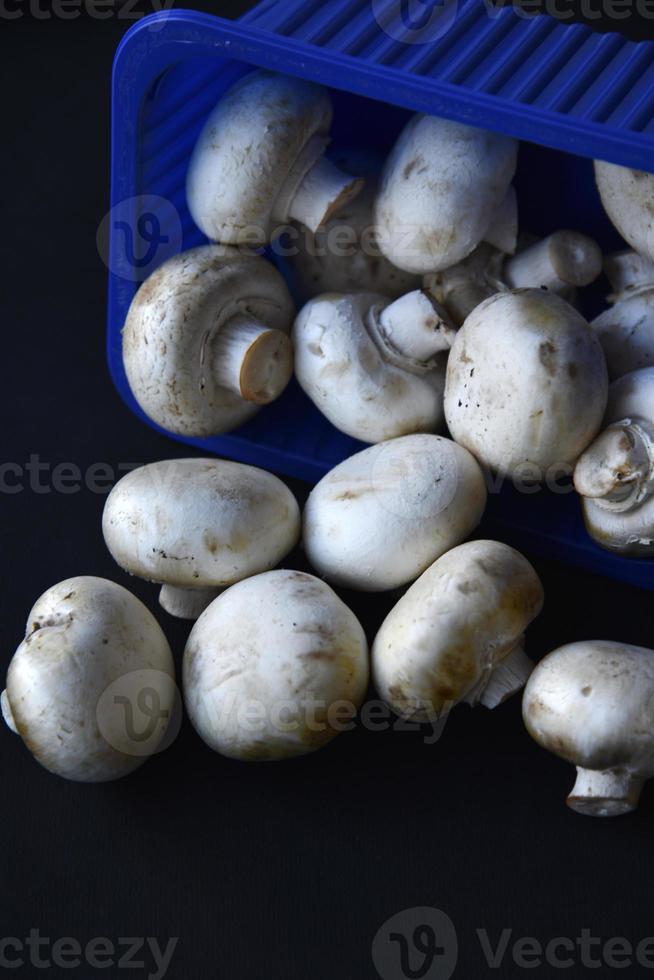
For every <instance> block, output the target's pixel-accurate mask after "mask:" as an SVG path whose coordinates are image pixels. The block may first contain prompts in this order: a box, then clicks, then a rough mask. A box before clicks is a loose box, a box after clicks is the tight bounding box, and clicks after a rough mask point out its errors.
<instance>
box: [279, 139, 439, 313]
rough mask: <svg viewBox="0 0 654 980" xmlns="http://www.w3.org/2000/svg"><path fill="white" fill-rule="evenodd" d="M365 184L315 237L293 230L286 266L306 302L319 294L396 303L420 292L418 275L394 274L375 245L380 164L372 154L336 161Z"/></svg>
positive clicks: (348, 154)
mask: <svg viewBox="0 0 654 980" xmlns="http://www.w3.org/2000/svg"><path fill="white" fill-rule="evenodd" d="M334 159H335V160H336V162H337V163H338V165H339V166H340V167H342V168H344V169H346V170H347V172H348V173H353V174H356V175H357V176H358V177H364V178H365V180H366V185H365V187H364V189H363V191H362V192H361V194H359V195H358V196H357V197H356V198H355V199H354V200H353V201H351V202H350V203H349V204H348V205H347V206H346V207H344V208H341V209H340V210H339V212H338V214H337V215H336V216H335V217H334V218H332V219H331V220H330V221H328V222H327V223H326V224H325V226H324V228H322V229H321V230H320V231H318V232H317V233H316V234H315V235H314V234H313V233H312V232H310V231H309V230H308V229H306V228H298V229H296V235H295V236H294V237H293V239H292V242H290V243H289V244H290V247H289V253H290V254H289V255H288V258H287V264H288V267H289V270H290V273H291V277H292V280H293V285H294V287H295V289H296V290H297V292H298V293H299V295H300V296H301V297H302V298H303V301H304V302H306V301H307V300H309V299H313V297H314V296H319V295H320V294H321V293H355V292H368V293H381V294H382V295H384V296H388V297H389V298H390V299H397V298H398V297H400V296H403V295H404V294H405V293H408V292H411V290H414V289H418V288H419V287H420V276H417V275H414V274H412V273H410V272H404V271H403V270H402V269H398V268H397V266H394V265H393V264H392V262H389V261H388V259H387V258H386V257H385V255H383V253H382V251H381V249H380V248H379V245H378V243H377V231H376V229H375V227H374V219H373V207H374V202H375V198H376V196H377V188H378V183H379V173H380V171H381V168H382V165H383V161H382V160H381V159H380V158H377V156H376V155H375V154H372V153H364V152H362V151H349V152H346V153H342V154H339V155H338V156H337V157H335V158H334Z"/></svg>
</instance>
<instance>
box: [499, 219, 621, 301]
mask: <svg viewBox="0 0 654 980" xmlns="http://www.w3.org/2000/svg"><path fill="white" fill-rule="evenodd" d="M601 271H602V252H601V250H600V247H599V245H597V243H596V242H594V241H593V239H592V238H588V237H587V236H586V235H581V234H579V232H576V231H557V232H555V233H554V234H553V235H550V236H549V238H545V239H543V241H541V242H536V244H535V245H531V246H530V247H529V248H526V249H525V250H524V251H523V252H518V254H517V255H514V256H513V257H512V258H510V259H508V260H507V261H506V263H505V265H504V279H505V281H506V283H507V285H509V286H510V287H511V288H512V289H522V288H538V287H539V286H540V287H543V286H544V287H546V288H547V289H549V290H550V291H551V292H553V293H566V292H568V290H569V289H570V287H571V286H572V287H574V286H588V285H589V283H591V282H593V281H594V280H595V279H597V277H598V276H599V274H600V273H601Z"/></svg>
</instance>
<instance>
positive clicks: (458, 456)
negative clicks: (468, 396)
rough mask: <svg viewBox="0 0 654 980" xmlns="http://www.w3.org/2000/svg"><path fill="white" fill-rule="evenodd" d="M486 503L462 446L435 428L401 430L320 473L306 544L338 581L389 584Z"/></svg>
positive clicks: (426, 558) (469, 527)
mask: <svg viewBox="0 0 654 980" xmlns="http://www.w3.org/2000/svg"><path fill="white" fill-rule="evenodd" d="M485 506H486V484H485V481H484V476H483V473H482V472H481V469H480V467H479V465H478V463H477V462H476V461H475V459H474V458H473V457H472V456H471V455H470V453H469V452H467V450H465V449H463V447H462V446H457V445H456V443H454V442H452V441H451V440H450V439H444V438H442V437H441V436H433V435H413V436H405V437H404V438H402V439H393V440H392V441H391V442H385V443H380V444H378V445H376V446H373V447H371V448H370V449H364V450H363V451H362V452H360V453H357V454H356V455H355V456H351V457H350V458H349V459H346V460H345V461H344V462H343V463H340V464H339V465H338V466H336V467H335V468H334V469H333V470H331V472H330V473H328V474H327V475H326V476H325V477H323V479H322V480H321V481H320V483H318V484H317V486H316V487H314V489H313V490H312V492H311V494H310V496H309V499H308V501H307V505H306V508H305V511H304V522H303V542H304V547H305V550H306V554H307V557H308V559H309V561H310V562H311V564H312V566H313V567H314V568H315V569H316V571H318V572H319V574H320V575H322V576H324V577H325V578H327V579H329V581H331V582H334V583H335V584H336V585H340V586H344V587H345V588H351V589H360V590H362V591H365V592H381V591H384V590H386V589H395V588H398V587H399V586H401V585H406V583H407V582H411V581H413V579H415V578H417V577H418V575H420V574H421V572H423V571H424V570H425V569H426V568H428V566H429V565H431V563H432V562H433V561H435V560H436V559H437V558H438V557H439V556H440V555H442V554H443V553H444V552H446V551H449V549H450V548H453V547H454V546H455V545H457V544H459V543H460V542H461V541H463V540H464V539H465V538H466V537H468V535H470V534H471V533H472V531H473V530H474V528H475V527H476V526H477V524H478V523H479V521H480V520H481V517H482V515H483V512H484V508H485Z"/></svg>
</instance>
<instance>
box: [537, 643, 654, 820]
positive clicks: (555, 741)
mask: <svg viewBox="0 0 654 980" xmlns="http://www.w3.org/2000/svg"><path fill="white" fill-rule="evenodd" d="M653 705H654V651H653V650H646V649H645V648H643V647H636V646H631V645H629V644H626V643H613V642H609V641H606V640H589V641H587V642H583V643H570V644H568V645H567V646H563V647H560V648H559V649H558V650H554V652H553V653H550V654H549V655H548V656H547V657H545V659H544V660H542V661H541V662H540V663H539V664H538V666H537V667H536V669H535V670H534V672H533V674H532V675H531V677H530V679H529V682H528V684H527V687H526V689H525V693H524V700H523V717H524V721H525V725H526V726H527V730H528V732H529V734H530V735H531V737H532V738H533V739H535V740H536V742H538V744H539V745H541V746H542V747H543V748H544V749H547V750H548V751H549V752H553V753H554V754H555V755H558V756H559V757H560V758H561V759H565V761H566V762H571V763H572V764H573V765H574V766H576V767H577V781H576V783H575V786H574V788H573V790H572V792H571V794H570V796H569V797H568V799H567V803H568V806H569V807H571V809H573V810H576V811H577V813H583V814H586V815H587V816H590V817H617V816H620V815H621V814H623V813H629V812H630V811H631V810H634V809H635V808H636V807H637V806H638V799H639V797H640V794H641V790H642V788H643V784H644V782H645V780H646V779H649V778H650V777H651V776H654V713H653V707H652V706H653Z"/></svg>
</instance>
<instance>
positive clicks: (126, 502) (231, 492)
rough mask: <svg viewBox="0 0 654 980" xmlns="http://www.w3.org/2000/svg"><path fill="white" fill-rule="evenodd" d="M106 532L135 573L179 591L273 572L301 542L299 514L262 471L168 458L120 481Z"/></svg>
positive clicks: (113, 548)
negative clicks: (269, 571)
mask: <svg viewBox="0 0 654 980" xmlns="http://www.w3.org/2000/svg"><path fill="white" fill-rule="evenodd" d="M102 530H103V533H104V538H105V541H106V543H107V547H108V548H109V551H110V552H111V554H112V555H113V557H114V559H115V560H116V561H117V562H118V564H119V565H121V567H122V568H124V569H126V570H127V571H128V572H130V573H131V574H132V575H138V576H139V577H140V578H144V579H147V580H148V581H151V582H160V583H165V584H167V585H173V586H176V587H179V588H190V589H192V588H194V587H195V588H206V587H208V586H215V587H221V586H225V585H232V584H233V583H234V582H238V581H240V580H241V579H244V578H247V577H248V576H250V575H256V574H257V573H258V572H265V571H268V569H270V568H274V566H275V565H277V564H278V562H280V561H281V560H282V558H284V557H285V556H286V555H287V554H288V553H289V551H291V550H292V548H294V547H295V545H296V544H297V542H298V540H299V537H300V509H299V507H298V504H297V501H296V499H295V497H294V496H293V494H292V493H291V491H290V490H289V489H288V487H287V486H285V484H283V483H282V482H281V480H278V479H277V477H276V476H273V475H272V474H271V473H266V472H265V470H260V469H257V468H255V467H254V466H244V465H243V464H242V463H231V462H228V461H227V460H221V459H170V460H164V461H163V462H159V463H150V464H149V465H148V466H141V467H139V469H136V470H132V472H131V473H128V474H127V476H124V477H123V478H122V480H120V481H119V482H118V483H117V484H116V486H115V487H114V488H113V490H112V491H111V493H110V494H109V497H108V498H107V502H106V504H105V508H104V513H103V517H102Z"/></svg>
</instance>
